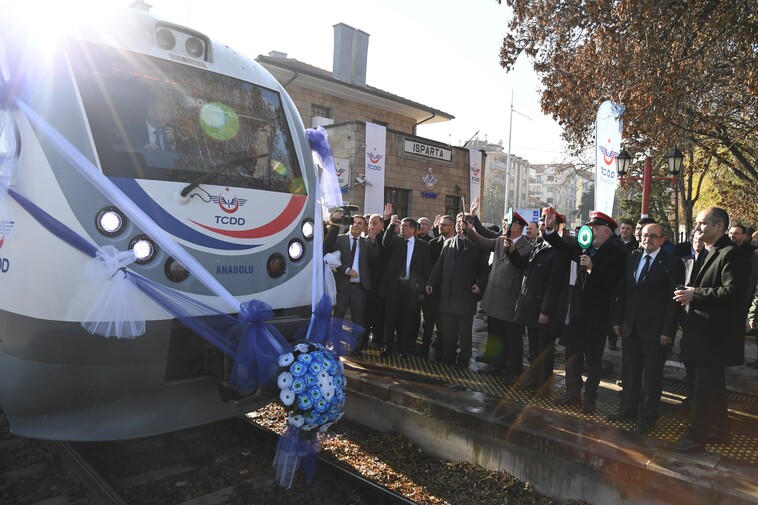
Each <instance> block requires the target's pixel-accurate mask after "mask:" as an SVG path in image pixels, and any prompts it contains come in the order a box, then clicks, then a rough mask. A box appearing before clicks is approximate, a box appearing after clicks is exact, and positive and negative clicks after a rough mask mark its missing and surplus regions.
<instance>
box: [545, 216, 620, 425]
mask: <svg viewBox="0 0 758 505" xmlns="http://www.w3.org/2000/svg"><path fill="white" fill-rule="evenodd" d="M587 225H588V226H589V227H590V228H592V231H593V242H592V245H591V246H590V248H589V249H587V250H586V251H585V250H582V248H581V247H580V246H579V244H578V243H577V244H569V243H567V242H565V241H564V240H563V239H562V238H561V237H560V236H559V235H558V234H557V233H555V232H554V227H555V226H556V217H555V213H551V214H548V215H547V216H546V217H545V240H546V241H547V242H549V243H550V245H551V246H553V247H554V248H555V249H556V250H557V251H558V252H559V253H561V254H563V255H564V256H566V257H568V258H569V259H570V260H572V261H576V262H577V263H578V265H579V272H578V274H577V279H576V283H575V285H574V288H573V290H572V294H571V301H570V302H569V303H570V304H569V308H568V315H567V321H566V325H567V327H566V328H565V331H563V333H562V334H561V343H562V344H563V345H565V346H566V361H565V368H566V397H565V398H563V399H562V400H559V401H558V403H559V404H561V405H580V404H581V406H582V411H583V412H584V413H587V414H590V413H593V412H595V401H596V400H597V388H598V385H599V384H600V372H601V366H602V360H603V350H604V348H605V339H606V333H607V329H608V325H609V321H610V318H611V310H612V304H613V301H614V300H615V296H614V295H615V289H617V287H618V284H619V282H620V281H621V276H622V275H623V272H624V261H625V260H626V253H625V252H624V251H623V249H622V248H621V247H620V246H619V245H618V241H616V240H609V239H610V238H611V235H612V234H613V231H614V230H615V229H616V228H617V227H618V225H617V224H616V221H614V220H613V218H611V217H610V216H608V215H606V214H604V213H602V212H599V211H593V212H592V213H591V214H590V220H589V222H588V223H587ZM585 361H586V364H587V382H586V383H585V384H584V398H582V396H581V392H582V369H583V368H584V363H585Z"/></svg>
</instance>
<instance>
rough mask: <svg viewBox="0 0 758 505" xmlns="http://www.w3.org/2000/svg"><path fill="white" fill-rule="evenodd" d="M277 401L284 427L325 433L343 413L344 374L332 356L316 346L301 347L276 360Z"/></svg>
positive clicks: (320, 346)
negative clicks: (284, 414) (282, 410)
mask: <svg viewBox="0 0 758 505" xmlns="http://www.w3.org/2000/svg"><path fill="white" fill-rule="evenodd" d="M279 366H280V367H281V368H280V370H281V371H280V373H279V376H278V377H277V385H278V386H279V389H280V391H279V399H280V400H281V402H282V403H283V404H284V408H285V409H286V410H287V424H289V425H290V426H293V427H295V428H298V429H301V430H304V431H312V430H314V429H316V428H318V430H319V431H321V432H325V431H326V430H327V429H329V427H330V426H331V425H332V424H334V423H335V422H337V421H338V420H339V419H340V418H341V417H342V415H343V414H344V411H345V386H346V381H345V372H344V369H343V366H342V362H340V360H339V358H337V357H336V356H335V355H334V354H332V353H331V352H330V351H329V350H328V349H326V348H325V347H323V346H322V345H319V344H314V343H301V344H297V345H295V348H294V350H293V351H292V352H288V353H286V354H282V355H280V356H279Z"/></svg>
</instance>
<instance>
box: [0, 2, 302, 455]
mask: <svg viewBox="0 0 758 505" xmlns="http://www.w3.org/2000/svg"><path fill="white" fill-rule="evenodd" d="M45 15H49V13H46V14H45ZM30 19H31V21H30ZM48 26H49V25H48ZM56 31H57V32H58V33H55V34H52V33H50V32H47V31H42V30H41V27H40V26H37V25H36V24H35V23H34V18H28V17H27V18H20V17H16V16H14V15H12V14H11V15H9V14H8V13H7V12H4V13H3V16H2V18H0V76H1V77H2V79H0V107H1V108H0V167H2V172H1V173H0V176H1V177H0V181H2V183H3V184H5V185H6V187H7V188H8V190H9V195H10V196H7V195H6V196H3V195H0V214H1V215H0V407H1V408H2V409H3V411H4V413H5V415H6V416H7V418H8V419H9V421H10V425H11V430H12V431H13V432H14V433H16V434H18V435H22V436H27V437H34V438H43V439H56V440H109V439H121V438H131V437H139V436H146V435H152V434H156V433H161V432H167V431H173V430H176V429H180V428H183V427H188V426H193V425H198V424H203V423H207V422H211V421H214V420H218V419H222V418H226V417H231V416H234V415H238V414H240V413H242V412H247V411H250V410H252V409H254V408H256V406H257V405H259V404H262V403H265V402H268V401H270V395H269V392H268V391H267V390H265V389H264V388H261V389H260V390H258V391H255V392H253V394H250V395H247V396H244V395H240V394H239V392H238V391H234V389H233V388H231V389H230V388H229V384H228V378H229V372H230V369H231V363H232V361H233V358H232V357H230V356H229V355H228V353H226V354H225V353H224V352H222V351H221V350H219V349H218V348H216V347H215V346H214V345H211V344H209V343H208V342H207V341H206V340H204V339H203V338H200V337H199V336H198V335H197V334H195V333H194V332H193V331H191V330H190V329H189V328H188V327H187V326H185V325H184V324H182V323H181V322H180V321H179V320H178V319H177V318H175V317H173V315H172V314H170V313H169V312H168V311H166V310H164V308H162V307H161V306H159V304H157V303H155V302H154V301H153V300H151V299H150V297H148V296H145V295H140V300H139V303H140V304H141V306H142V308H143V310H144V313H145V321H146V324H145V333H144V334H143V335H141V336H138V337H136V338H132V339H117V338H105V337H103V336H100V335H96V334H94V335H93V334H90V333H88V332H87V331H85V329H84V328H83V327H82V325H81V322H82V321H83V320H84V318H85V316H86V314H87V312H88V310H89V308H90V307H91V306H92V303H94V300H95V299H96V297H97V296H98V291H97V288H96V287H94V286H93V285H92V284H91V283H89V282H88V281H87V279H86V276H85V274H84V272H85V268H86V266H87V264H88V262H90V260H91V259H92V257H91V255H88V254H85V253H84V252H83V251H82V250H80V248H77V247H75V245H72V243H71V241H70V240H69V241H67V240H66V239H65V237H66V234H67V233H68V234H71V233H73V235H74V236H76V237H78V239H79V240H81V241H82V242H83V243H87V244H90V246H91V247H93V248H95V249H97V248H102V247H105V246H114V247H115V248H116V249H118V250H120V251H128V250H130V249H131V250H133V251H134V252H135V255H136V256H137V257H138V260H137V261H136V262H135V263H132V264H131V265H130V266H129V267H128V268H129V270H130V271H132V272H134V273H136V274H139V275H140V276H143V277H145V278H147V279H149V280H151V281H153V282H154V283H156V284H158V285H160V286H161V287H162V289H165V290H168V291H169V292H177V293H183V294H184V295H186V296H187V297H188V299H190V300H194V301H197V302H199V303H201V304H203V305H206V306H209V307H212V308H214V309H216V310H218V311H220V312H225V313H228V314H231V315H234V309H233V308H230V306H229V304H228V303H226V301H225V300H223V299H222V297H219V296H218V295H217V294H216V293H214V292H213V291H212V290H211V289H209V288H208V286H207V283H203V282H200V280H199V279H198V276H197V275H196V272H193V271H192V269H189V268H187V269H185V268H184V267H183V266H182V264H181V263H180V262H178V261H176V260H175V259H174V258H173V257H172V255H171V254H169V253H168V252H167V251H166V248H165V247H162V246H161V245H160V242H161V241H157V240H155V237H152V236H151V235H150V233H148V232H146V230H144V229H142V228H141V227H139V226H138V225H137V224H136V223H135V222H134V220H133V219H131V218H130V217H129V215H128V214H129V212H128V211H125V209H122V208H120V206H119V205H118V204H117V203H114V201H113V198H109V197H106V194H107V193H106V194H104V193H103V192H102V191H99V190H97V189H95V187H94V185H93V182H92V181H91V180H90V178H88V177H86V176H84V175H83V174H82V172H81V171H80V170H78V169H77V168H76V167H75V166H74V165H76V163H74V162H72V161H71V151H72V150H73V154H74V155H75V156H83V158H84V159H85V160H86V162H87V163H89V164H91V165H92V166H93V168H94V169H96V176H97V177H99V178H101V179H103V180H106V181H107V182H108V183H109V184H110V183H112V185H113V186H114V187H115V188H117V189H116V191H117V192H118V193H119V194H120V195H122V196H124V197H125V198H126V199H127V200H128V202H129V206H131V205H134V207H136V208H138V209H139V210H141V211H142V212H144V214H145V215H146V216H147V217H148V218H149V220H150V222H151V223H154V224H155V225H156V226H157V228H159V229H160V231H161V233H162V234H165V235H163V236H164V241H165V238H166V237H167V238H168V239H169V240H170V242H171V243H172V244H174V245H176V246H177V247H179V246H180V247H181V248H182V249H183V250H184V251H186V252H187V253H188V254H189V255H190V256H191V257H192V258H194V260H196V261H197V263H198V264H199V265H201V266H202V268H203V269H204V270H205V271H206V272H207V273H209V274H210V276H211V277H212V278H213V279H215V280H216V281H218V283H219V284H220V285H221V286H223V288H224V289H226V290H227V291H228V293H230V294H231V296H233V297H234V299H237V300H238V301H239V302H245V301H249V300H251V299H258V300H262V301H264V302H266V303H268V304H270V305H271V306H272V307H273V308H274V317H273V319H271V321H270V322H272V323H273V324H274V325H276V326H277V327H278V328H279V329H280V330H281V332H282V334H284V335H285V336H289V335H291V334H292V333H293V331H294V330H295V329H296V328H297V327H299V326H300V325H301V324H303V323H305V322H307V320H308V318H309V317H310V313H311V307H310V303H311V274H312V268H313V262H312V257H313V254H312V253H313V208H314V198H315V197H314V195H313V193H314V189H313V188H314V187H315V177H316V176H315V173H314V164H313V159H312V156H311V151H310V147H309V145H308V141H307V139H306V137H305V130H304V127H303V124H302V121H301V119H300V116H299V114H298V112H297V110H296V108H295V106H294V104H293V103H292V101H291V99H290V98H289V96H288V95H287V93H286V92H285V90H284V88H283V87H282V86H281V85H280V84H279V83H278V82H277V81H276V80H275V79H274V78H273V77H272V76H271V75H270V74H269V73H268V72H267V71H266V70H264V69H263V68H262V67H261V66H260V65H259V64H257V63H256V62H255V61H253V60H251V59H249V58H247V57H245V56H243V55H241V54H239V53H237V52H235V51H233V50H232V49H230V48H228V47H227V46H225V45H223V44H219V43H217V42H215V41H213V40H212V39H210V38H208V37H206V36H205V35H204V34H202V33H198V32H197V31H194V30H191V29H188V28H186V27H182V26H179V25H176V24H173V23H168V22H164V21H161V20H160V19H157V18H155V17H153V16H152V15H150V14H148V13H145V12H139V11H136V10H131V9H124V10H119V11H116V12H113V13H111V14H108V15H99V16H97V17H94V18H93V19H92V20H91V21H88V22H82V23H78V24H76V25H75V26H62V27H60V28H59V29H58V30H56ZM45 123H47V124H49V127H48V126H45ZM50 131H52V132H53V133H54V134H60V135H61V137H62V138H63V139H65V141H64V142H60V141H58V140H56V137H55V135H52V136H51V134H50ZM67 144H70V145H67ZM75 156H74V157H75ZM97 177H96V178H97ZM98 180H99V179H98ZM19 195H20V196H21V197H22V198H23V199H24V200H25V201H28V202H30V206H27V207H23V206H21V205H20V204H19V202H20V201H21V199H19V198H14V197H13V196H19ZM30 209H37V212H33V211H31V210H30ZM53 221H58V222H59V223H61V224H62V225H63V227H64V228H65V230H66V231H64V232H60V231H59V232H56V231H54V229H53V228H51V227H50V223H51V222H53ZM51 230H52V231H51ZM188 270H189V271H188ZM195 315H197V316H200V315H201V312H198V313H197V314H195Z"/></svg>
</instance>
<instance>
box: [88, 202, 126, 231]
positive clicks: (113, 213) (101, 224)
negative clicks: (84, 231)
mask: <svg viewBox="0 0 758 505" xmlns="http://www.w3.org/2000/svg"><path fill="white" fill-rule="evenodd" d="M95 225H96V226H97V231H99V232H100V233H102V234H103V235H105V236H106V237H115V236H116V235H118V234H119V233H121V232H122V231H124V226H125V225H126V216H124V215H123V214H122V213H121V211H120V210H118V209H117V208H116V207H105V208H103V209H100V212H98V213H97V218H95Z"/></svg>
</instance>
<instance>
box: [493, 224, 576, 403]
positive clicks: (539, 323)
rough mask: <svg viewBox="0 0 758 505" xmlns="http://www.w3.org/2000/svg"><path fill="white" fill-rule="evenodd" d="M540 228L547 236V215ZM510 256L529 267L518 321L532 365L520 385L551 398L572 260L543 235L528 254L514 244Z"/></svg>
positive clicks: (522, 265) (519, 305)
mask: <svg viewBox="0 0 758 505" xmlns="http://www.w3.org/2000/svg"><path fill="white" fill-rule="evenodd" d="M539 231H540V234H541V235H544V232H545V216H544V214H543V215H542V216H541V217H540V219H539ZM508 258H509V259H510V260H511V261H512V262H513V263H514V264H515V265H518V266H521V267H522V268H525V272H524V281H523V283H522V285H521V293H520V294H519V298H518V303H517V305H516V320H517V321H518V322H519V323H521V324H523V325H525V326H526V331H527V335H528V337H529V362H530V366H529V369H528V370H527V371H526V373H525V374H524V377H522V379H521V380H520V382H519V385H518V386H517V387H518V388H519V389H526V390H534V391H535V396H536V397H547V396H550V387H551V384H552V378H553V366H554V364H555V356H554V355H555V339H556V338H557V336H558V332H559V330H560V328H561V326H562V324H563V316H564V313H563V311H562V308H563V303H562V300H561V294H562V293H563V292H564V286H565V285H567V284H568V272H569V259H568V258H567V257H566V256H564V255H562V254H560V253H558V251H556V250H555V248H553V247H552V246H551V245H550V243H548V242H546V241H545V240H543V239H542V238H538V239H537V242H536V245H535V247H534V249H532V251H531V252H530V253H529V255H528V256H521V255H519V254H518V253H517V252H516V248H515V246H513V247H512V248H511V249H509V251H508Z"/></svg>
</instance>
